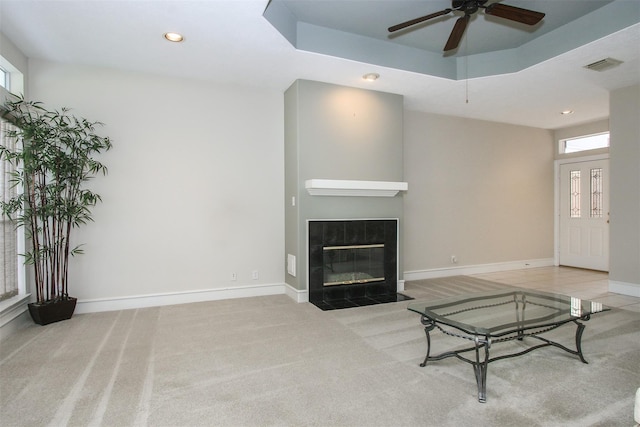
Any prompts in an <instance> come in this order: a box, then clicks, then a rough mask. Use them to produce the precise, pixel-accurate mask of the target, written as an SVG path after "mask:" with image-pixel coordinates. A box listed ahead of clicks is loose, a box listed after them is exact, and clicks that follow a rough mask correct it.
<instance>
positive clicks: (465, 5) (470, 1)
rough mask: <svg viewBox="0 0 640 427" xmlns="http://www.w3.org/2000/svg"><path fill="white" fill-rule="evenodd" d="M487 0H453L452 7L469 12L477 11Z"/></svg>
mask: <svg viewBox="0 0 640 427" xmlns="http://www.w3.org/2000/svg"><path fill="white" fill-rule="evenodd" d="M486 2H487V0H452V1H451V8H452V9H454V10H461V11H464V12H468V13H475V12H476V11H477V10H478V8H479V7H481V6H482V5H484V4H485V3H486Z"/></svg>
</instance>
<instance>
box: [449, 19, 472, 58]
mask: <svg viewBox="0 0 640 427" xmlns="http://www.w3.org/2000/svg"><path fill="white" fill-rule="evenodd" d="M470 19H471V15H467V14H465V15H464V16H463V17H462V18H458V20H457V21H456V24H455V25H454V26H453V30H451V35H449V40H447V44H446V45H445V46H444V51H445V52H446V51H448V50H453V49H455V48H457V47H458V45H459V44H460V40H462V36H463V35H464V31H465V30H466V29H467V24H468V23H469V20H470Z"/></svg>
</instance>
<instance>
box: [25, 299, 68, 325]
mask: <svg viewBox="0 0 640 427" xmlns="http://www.w3.org/2000/svg"><path fill="white" fill-rule="evenodd" d="M77 301H78V299H77V298H73V297H69V298H67V299H63V300H58V301H52V302H45V303H44V304H36V303H30V304H28V306H29V314H31V318H32V319H33V321H34V322H36V323H37V324H38V325H48V324H49V323H53V322H59V321H61V320H67V319H71V316H73V312H74V311H75V309H76V302H77Z"/></svg>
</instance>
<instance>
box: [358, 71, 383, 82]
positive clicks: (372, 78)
mask: <svg viewBox="0 0 640 427" xmlns="http://www.w3.org/2000/svg"><path fill="white" fill-rule="evenodd" d="M379 77H380V74H376V73H369V74H365V75H364V76H362V78H363V79H365V80H366V81H368V82H375V81H376V80H378V78H379Z"/></svg>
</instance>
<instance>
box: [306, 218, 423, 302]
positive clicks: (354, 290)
mask: <svg viewBox="0 0 640 427" xmlns="http://www.w3.org/2000/svg"><path fill="white" fill-rule="evenodd" d="M308 227H309V302H311V303H312V304H314V305H316V306H317V307H319V308H321V309H322V310H333V309H339V308H349V307H359V306H365V305H372V304H381V303H388V302H397V301H403V300H407V299H411V298H409V297H407V296H405V295H402V294H399V293H397V288H398V262H397V259H398V257H397V255H398V220H396V219H373V220H355V219H354V220H310V221H309V222H308Z"/></svg>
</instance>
